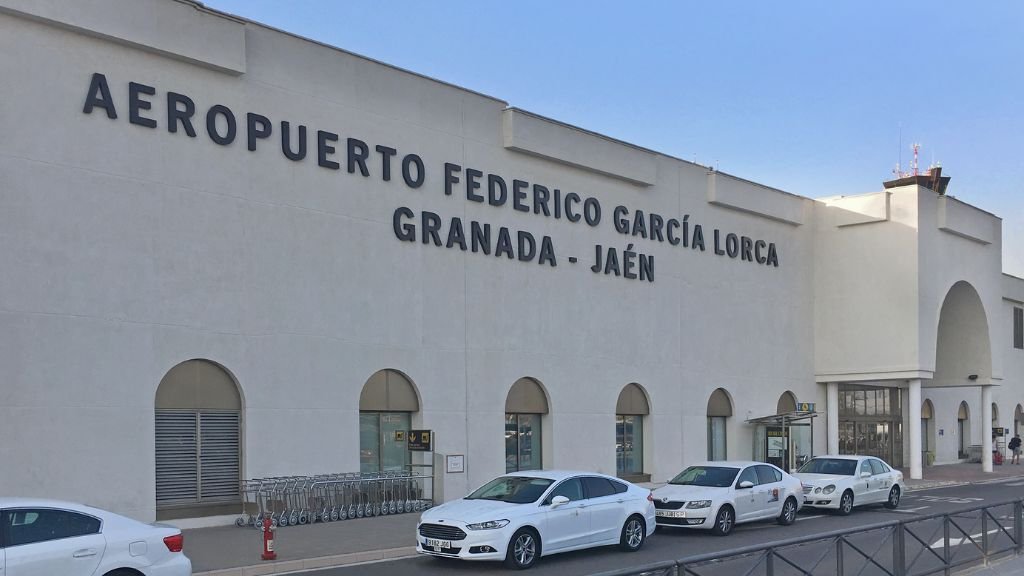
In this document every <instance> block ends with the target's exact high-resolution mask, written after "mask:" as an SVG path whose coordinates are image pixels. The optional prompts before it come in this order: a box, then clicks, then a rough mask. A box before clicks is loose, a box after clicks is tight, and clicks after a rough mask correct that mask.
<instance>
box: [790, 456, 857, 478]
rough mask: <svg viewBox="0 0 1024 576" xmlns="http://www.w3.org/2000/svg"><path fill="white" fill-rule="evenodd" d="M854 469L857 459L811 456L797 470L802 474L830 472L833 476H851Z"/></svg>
mask: <svg viewBox="0 0 1024 576" xmlns="http://www.w3.org/2000/svg"><path fill="white" fill-rule="evenodd" d="M856 471H857V461H856V460H847V459H846V458H811V459H810V460H808V461H807V463H806V464H804V465H803V466H801V467H800V470H798V472H801V473H804V474H832V475H835V476H853V474H854V472H856Z"/></svg>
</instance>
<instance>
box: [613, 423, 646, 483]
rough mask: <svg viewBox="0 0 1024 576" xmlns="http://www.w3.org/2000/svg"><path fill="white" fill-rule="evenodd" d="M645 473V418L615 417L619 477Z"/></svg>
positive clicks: (616, 458)
mask: <svg viewBox="0 0 1024 576" xmlns="http://www.w3.org/2000/svg"><path fill="white" fill-rule="evenodd" d="M643 471H644V417H643V416H624V415H621V414H617V415H616V416H615V472H616V473H617V474H618V475H619V476H623V475H626V474H642V473H643Z"/></svg>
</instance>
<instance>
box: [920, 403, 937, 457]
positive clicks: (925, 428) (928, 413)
mask: <svg viewBox="0 0 1024 576" xmlns="http://www.w3.org/2000/svg"><path fill="white" fill-rule="evenodd" d="M934 417H935V408H934V407H933V406H932V401H931V400H925V401H924V402H922V403H921V452H922V453H924V455H923V456H922V458H921V461H922V462H924V463H925V464H926V465H930V464H931V460H934V458H935V454H934V452H933V450H934V449H935V441H934V440H933V439H932V436H933V435H934V434H935V424H934ZM928 454H931V456H930V457H929V456H928Z"/></svg>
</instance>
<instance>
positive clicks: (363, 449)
mask: <svg viewBox="0 0 1024 576" xmlns="http://www.w3.org/2000/svg"><path fill="white" fill-rule="evenodd" d="M419 410H420V401H419V396H418V395H417V394H416V388H415V387H414V386H413V384H412V382H410V381H409V379H408V378H406V377H405V375H404V374H402V373H401V372H398V371H397V370H380V371H378V372H375V373H374V374H373V375H372V376H370V378H369V380H367V381H366V384H364V385H363V391H362V392H361V393H360V394H359V471H360V472H381V471H387V470H405V469H406V467H407V466H408V465H409V464H410V459H409V450H408V448H407V444H406V440H405V435H406V434H407V433H408V431H409V429H410V428H411V427H412V414H413V413H414V412H419Z"/></svg>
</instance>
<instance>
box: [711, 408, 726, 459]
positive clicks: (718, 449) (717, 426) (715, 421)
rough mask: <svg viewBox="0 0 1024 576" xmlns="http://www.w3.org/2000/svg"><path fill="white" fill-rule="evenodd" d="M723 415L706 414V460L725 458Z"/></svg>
mask: <svg viewBox="0 0 1024 576" xmlns="http://www.w3.org/2000/svg"><path fill="white" fill-rule="evenodd" d="M725 418H726V417H725V416H708V460H727V459H728V457H727V456H726V450H725Z"/></svg>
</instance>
